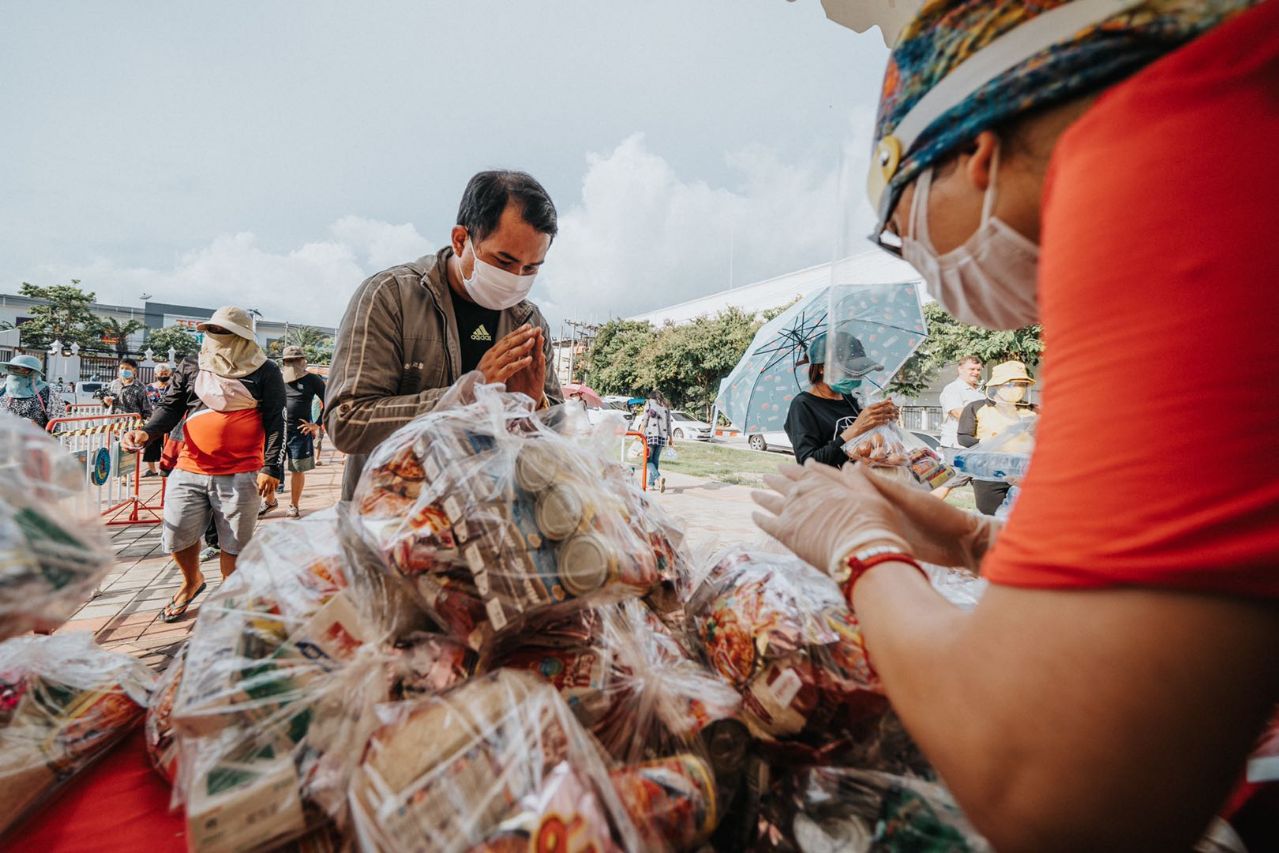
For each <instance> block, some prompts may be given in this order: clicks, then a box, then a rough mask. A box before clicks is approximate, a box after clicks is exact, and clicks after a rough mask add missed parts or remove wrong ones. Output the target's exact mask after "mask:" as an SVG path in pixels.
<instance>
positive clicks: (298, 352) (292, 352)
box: [280, 346, 306, 361]
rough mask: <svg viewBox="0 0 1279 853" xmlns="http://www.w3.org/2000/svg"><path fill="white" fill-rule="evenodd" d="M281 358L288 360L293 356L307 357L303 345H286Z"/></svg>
mask: <svg viewBox="0 0 1279 853" xmlns="http://www.w3.org/2000/svg"><path fill="white" fill-rule="evenodd" d="M280 358H282V359H284V360H285V361H288V360H289V359H293V358H306V353H305V352H303V351H302V347H296V346H294V347H285V348H284V354H283V355H281V356H280Z"/></svg>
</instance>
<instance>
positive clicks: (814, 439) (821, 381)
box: [784, 332, 897, 468]
mask: <svg viewBox="0 0 1279 853" xmlns="http://www.w3.org/2000/svg"><path fill="white" fill-rule="evenodd" d="M827 337H828V336H827V334H826V332H822V333H821V334H819V335H817V336H816V337H815V338H813V340H812V341H811V342H810V343H809V345H808V351H807V354H806V359H807V361H808V383H809V388H808V390H806V391H801V392H799V393H798V394H796V395H795V396H794V397H793V398H792V399H791V403H790V410H789V411H787V413H786V424H785V427H784V428H785V430H786V436H787V438H789V439H790V443H791V448H792V450H794V452H795V461H796V462H798V463H800V464H801V465H802V464H803V463H804V462H806V461H807V460H809V459H813V460H815V461H817V462H820V463H821V464H822V465H831V466H834V467H836V468H838V467H839V466H841V465H844V464H845V463H847V462H848V458H849V457H848V454H847V453H846V452H845V451H844V443H845V442H847V441H848V440H849V439H850V438H852V437H853V436H855V435H861V434H862V433H864V432H867V431H868V430H872V429H874V428H875V427H877V426H881V425H882V424H886V423H888V422H889V421H894V420H896V419H897V407H896V406H895V405H893V402H892V401H891V400H880V401H879V402H878V403H873V404H871V405H870V406H867V407H866V408H865V409H863V408H862V407H861V405H860V404H859V403H858V402H857V399H856V398H855V397H854V396H853V394H854V393H855V392H856V391H857V389H858V388H860V387H861V380H860V379H857V378H844V379H840V380H838V381H836V382H835V383H834V384H833V385H832V384H830V383H828V382H827V381H826V343H827ZM835 345H836V346H837V347H842V348H843V349H844V351H845V359H844V361H845V363H846V364H847V365H848V368H847V369H848V371H849V373H853V374H855V373H857V372H859V371H860V372H862V373H869V372H870V371H872V370H877V369H882V365H878V364H875V362H874V361H873V360H872V359H870V358H868V357H867V356H866V351H865V349H864V348H863V347H862V343H861V341H859V340H857V338H855V337H853V336H852V335H849V334H846V333H844V332H839V333H836V335H835Z"/></svg>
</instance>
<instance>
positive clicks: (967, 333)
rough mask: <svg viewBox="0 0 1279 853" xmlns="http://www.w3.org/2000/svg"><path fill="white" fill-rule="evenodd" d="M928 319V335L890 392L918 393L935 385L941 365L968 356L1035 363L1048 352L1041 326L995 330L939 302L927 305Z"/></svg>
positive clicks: (910, 394)
mask: <svg viewBox="0 0 1279 853" xmlns="http://www.w3.org/2000/svg"><path fill="white" fill-rule="evenodd" d="M924 318H925V319H926V320H927V321H928V338H927V339H926V340H925V341H924V343H923V345H922V346H920V348H919V349H917V350H915V354H914V355H912V356H911V357H910V359H908V360H907V362H906V364H905V365H903V366H902V369H901V370H899V371H897V375H896V376H894V377H893V381H892V382H890V383H889V385H888V389H887V390H888V391H889V392H890V393H893V394H902V395H904V396H907V397H914V396H917V395H918V394H920V393H921V392H922V391H924V389H926V388H927V387H928V386H929V385H930V384H932V382H933V380H934V379H935V378H936V377H937V372H938V371H939V370H941V368H943V367H945V366H946V365H947V364H950V363H951V362H954V361H957V360H958V359H960V358H962V357H963V356H965V355H975V356H977V357H978V358H980V359H981V360H982V361H984V362H986V363H990V362H995V361H1005V360H1007V359H1010V358H1015V359H1018V360H1020V361H1024V362H1026V364H1028V365H1035V364H1038V363H1039V357H1040V355H1041V354H1042V353H1043V351H1044V344H1043V340H1042V339H1041V337H1040V329H1039V326H1027V327H1025V328H1024V329H1017V330H1015V331H998V332H993V331H990V330H989V329H982V328H979V327H977V326H968V325H965V324H964V323H961V322H959V321H958V320H956V319H955V318H954V317H952V316H950V314H948V313H946V311H945V310H944V309H943V308H942V307H941V306H940V305H938V304H937V303H936V302H930V303H928V304H927V305H925V306H924Z"/></svg>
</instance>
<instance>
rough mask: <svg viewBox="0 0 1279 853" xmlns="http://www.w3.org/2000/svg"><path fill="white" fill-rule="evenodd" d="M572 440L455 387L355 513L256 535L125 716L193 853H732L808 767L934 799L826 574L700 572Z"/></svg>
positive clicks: (546, 421)
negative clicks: (296, 852)
mask: <svg viewBox="0 0 1279 853" xmlns="http://www.w3.org/2000/svg"><path fill="white" fill-rule="evenodd" d="M596 438H597V437H595V436H592V435H591V434H589V433H588V432H586V431H583V430H582V429H580V424H578V425H577V427H574V426H573V424H572V423H571V422H567V423H565V422H560V421H557V419H556V413H555V411H554V410H552V411H551V412H535V411H534V410H533V407H532V403H531V401H530V400H528V399H527V398H526V397H523V396H521V395H516V394H507V393H505V392H502V391H501V390H499V389H495V388H489V387H483V386H479V387H477V386H476V385H474V384H473V382H472V383H462V384H460V385H459V386H458V387H457V388H455V389H454V391H453V392H450V399H448V400H446V402H445V403H444V404H442V405H441V406H440V408H438V409H437V410H435V411H433V412H432V413H430V414H428V415H426V416H423V417H421V418H419V419H417V420H415V421H414V422H412V423H410V424H409V425H407V426H406V427H404V428H403V429H401V430H400V431H399V432H397V433H395V434H394V435H392V436H391V437H390V438H389V439H388V440H387V441H386V442H385V443H384V444H383V445H382V447H381V449H380V450H379V451H377V452H376V453H375V454H374V455H373V456H372V457H371V458H370V460H369V463H368V465H367V467H366V469H365V473H364V476H363V479H362V482H361V484H360V486H359V488H358V489H357V491H356V500H355V501H354V502H353V503H352V504H350V505H342V506H340V507H338V508H337V509H336V510H335V511H333V512H329V513H324V514H319V515H314V516H310V517H308V518H307V519H305V520H302V521H287V522H281V523H278V524H274V525H270V526H268V527H265V528H263V529H262V530H261V531H259V533H258V535H257V536H256V537H255V539H254V541H253V542H252V544H251V545H250V546H249V547H248V548H246V550H245V552H244V553H243V554H242V555H241V557H240V560H239V564H238V568H237V571H236V573H235V574H234V575H233V576H232V577H231V578H230V579H229V580H228V581H226V582H225V583H224V584H223V586H222V588H221V589H220V590H219V591H218V592H217V593H216V594H215V595H213V596H211V597H210V599H209V600H208V601H207V602H206V603H205V604H204V605H203V607H202V608H201V609H200V612H199V615H198V617H197V620H196V625H195V629H194V631H193V633H192V636H191V639H190V642H189V644H188V646H187V647H186V649H185V651H184V652H183V654H181V655H180V656H179V657H177V658H175V660H174V662H173V664H172V665H171V668H170V670H169V671H168V672H166V673H165V675H164V678H163V679H162V680H161V684H160V686H159V688H158V689H157V690H156V692H155V698H154V700H153V702H152V707H151V710H150V714H149V718H148V722H147V740H148V748H149V749H150V751H151V754H152V757H153V760H154V762H155V764H156V766H157V769H159V770H160V771H161V773H163V774H164V775H165V776H166V778H169V779H170V780H172V782H173V784H174V802H175V806H176V805H179V804H180V805H182V806H183V807H184V808H185V810H186V815H187V823H188V840H189V844H190V846H191V847H192V849H194V850H199V851H223V850H239V849H257V848H270V847H275V846H278V845H281V844H284V843H286V842H288V841H290V840H293V839H298V838H301V837H305V838H320V839H323V840H325V841H326V842H328V841H332V840H334V839H336V840H337V841H338V842H339V843H342V842H345V843H348V844H350V843H352V842H353V843H354V844H355V846H357V847H358V848H359V849H364V850H401V849H432V850H449V851H468V852H469V851H514V850H521V851H523V850H530V849H534V850H566V851H579V850H581V851H584V850H595V851H608V850H628V851H629V850H646V851H647V850H656V851H661V850H669V851H694V850H706V849H720V850H739V849H751V848H756V847H761V846H764V847H766V846H768V845H770V844H773V843H774V842H775V841H776V840H777V839H781V840H782V841H783V842H784V843H786V844H791V843H794V840H795V833H796V831H797V827H798V826H799V824H798V823H797V822H796V821H797V819H798V817H799V816H800V815H801V814H804V813H807V811H808V810H810V804H809V801H808V800H806V799H805V798H804V797H801V796H798V795H797V793H796V792H797V791H801V790H811V791H818V790H820V789H819V788H818V787H817V786H816V783H810V784H808V785H807V788H801V787H799V786H800V784H801V781H802V780H804V779H806V778H807V777H805V776H804V774H807V773H816V772H817V771H818V770H823V771H829V772H831V773H843V772H848V773H854V772H873V773H878V774H881V776H883V777H884V778H885V779H888V780H890V782H886V783H885V784H897V785H898V786H899V787H900V788H901V789H902V790H906V789H910V788H911V785H912V784H914V783H915V782H922V783H928V782H932V781H933V780H934V774H933V772H932V769H931V768H930V767H929V766H928V764H927V762H926V761H925V760H924V759H923V757H922V756H921V755H920V753H919V750H918V749H917V748H916V747H915V745H914V744H913V742H912V741H911V740H910V738H909V736H908V735H907V734H906V732H905V730H904V728H903V727H902V725H901V722H900V720H898V719H897V717H896V716H895V715H894V714H893V713H892V711H891V709H889V707H888V704H887V701H886V699H885V698H884V696H883V695H882V691H881V689H880V686H879V683H878V680H877V678H876V677H875V675H874V671H873V669H871V667H870V665H869V661H868V659H867V657H866V653H865V648H864V645H863V644H862V641H861V634H860V629H859V627H858V624H857V620H856V618H855V616H854V615H853V614H852V613H851V612H850V610H849V607H848V605H847V604H846V603H845V602H844V600H843V598H842V596H841V594H840V592H839V590H838V588H837V586H836V585H835V584H834V582H833V581H831V580H830V579H829V578H827V577H825V576H824V575H822V574H821V573H819V572H817V571H816V570H814V569H813V568H812V567H810V566H807V565H806V564H804V563H802V562H801V561H799V560H798V559H796V558H795V557H793V556H782V555H778V554H773V553H767V552H764V551H760V550H757V549H745V548H738V549H735V550H732V551H729V552H725V553H723V554H720V555H717V556H715V557H714V558H713V559H712V560H710V562H709V563H708V564H707V565H706V566H705V567H704V570H703V571H702V572H700V573H695V572H694V571H693V568H692V561H691V560H690V559H689V558H688V556H687V553H686V550H685V548H684V547H683V544H682V538H683V537H682V533H681V531H680V530H679V527H678V525H676V524H674V523H673V522H671V521H670V520H669V519H668V518H666V517H665V516H664V515H663V514H662V512H661V511H660V510H659V509H658V508H656V507H655V506H653V505H652V504H650V503H648V502H647V501H646V499H645V497H644V496H643V494H642V492H641V491H640V490H639V489H638V487H637V485H636V484H635V483H634V482H633V481H632V480H630V479H628V477H627V476H626V475H625V473H624V471H623V470H622V469H621V468H620V466H618V465H616V464H615V463H613V462H611V461H610V460H609V459H608V458H607V455H606V451H605V450H604V449H603V448H604V447H605V446H606V445H605V444H604V443H603V442H599V441H597V440H596ZM939 577H941V576H940V575H939ZM935 582H936V579H935ZM947 582H948V584H949V585H950V586H951V587H953V589H952V590H951V594H952V596H953V595H955V594H956V592H957V591H958V594H960V595H966V594H968V593H969V592H970V590H968V589H967V588H966V587H965V586H964V584H963V583H962V582H961V581H959V580H957V579H954V578H950V579H949V580H948V581H947ZM939 588H940V584H939ZM891 780H900V781H899V782H891ZM828 787H829V786H828ZM836 787H837V788H838V786H836ZM845 787H847V785H845ZM831 790H835V789H831ZM840 790H843V789H840ZM929 790H931V789H929ZM813 796H814V797H816V796H817V795H816V794H814V795H813ZM859 814H860V812H859ZM911 814H914V812H911ZM822 826H826V824H824V823H823V824H822ZM761 830H763V832H764V834H762V835H761ZM831 831H832V832H834V831H835V829H831ZM813 837H816V836H813ZM801 846H802V845H801Z"/></svg>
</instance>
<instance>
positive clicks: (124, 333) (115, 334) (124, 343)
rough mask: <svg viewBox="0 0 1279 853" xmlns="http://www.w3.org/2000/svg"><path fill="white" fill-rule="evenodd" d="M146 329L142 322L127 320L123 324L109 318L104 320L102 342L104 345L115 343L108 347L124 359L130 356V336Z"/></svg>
mask: <svg viewBox="0 0 1279 853" xmlns="http://www.w3.org/2000/svg"><path fill="white" fill-rule="evenodd" d="M144 328H146V326H145V324H144V323H143V322H142V321H141V320H126V321H124V322H123V323H121V322H120V321H119V320H117V319H116V318H114V317H107V318H105V319H104V320H102V340H103V342H104V343H106V342H107V341H114V343H109V344H108V346H110V347H112V348H113V349H114V350H115V354H116V355H118V356H119V357H120V358H124V357H125V356H126V355H128V354H129V335H132V334H133V333H134V332H137V331H141V330H142V329H144Z"/></svg>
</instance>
